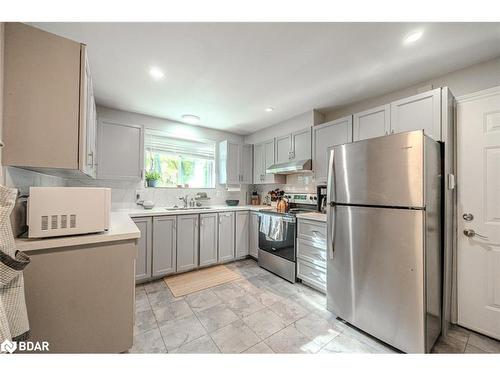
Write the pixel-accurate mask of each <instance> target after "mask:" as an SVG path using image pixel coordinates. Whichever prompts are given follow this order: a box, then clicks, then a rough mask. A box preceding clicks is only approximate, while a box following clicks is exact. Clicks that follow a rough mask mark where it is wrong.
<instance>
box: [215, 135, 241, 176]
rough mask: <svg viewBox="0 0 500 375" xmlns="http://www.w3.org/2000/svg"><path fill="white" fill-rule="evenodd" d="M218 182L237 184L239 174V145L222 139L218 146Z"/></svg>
mask: <svg viewBox="0 0 500 375" xmlns="http://www.w3.org/2000/svg"><path fill="white" fill-rule="evenodd" d="M219 160H220V171H219V173H220V176H221V178H220V182H221V183H223V184H232V185H234V184H239V183H240V181H241V175H240V145H239V144H238V143H234V142H230V141H224V142H221V143H220V147H219Z"/></svg>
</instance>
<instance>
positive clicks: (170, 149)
mask: <svg viewBox="0 0 500 375" xmlns="http://www.w3.org/2000/svg"><path fill="white" fill-rule="evenodd" d="M144 138H145V139H144V143H145V144H144V146H145V149H146V150H148V151H153V152H162V153H167V154H173V155H183V156H190V157H193V158H199V159H210V160H215V142H210V141H194V140H188V139H182V138H175V137H172V136H171V135H167V134H165V133H162V132H160V131H155V130H151V129H146V131H145V137H144Z"/></svg>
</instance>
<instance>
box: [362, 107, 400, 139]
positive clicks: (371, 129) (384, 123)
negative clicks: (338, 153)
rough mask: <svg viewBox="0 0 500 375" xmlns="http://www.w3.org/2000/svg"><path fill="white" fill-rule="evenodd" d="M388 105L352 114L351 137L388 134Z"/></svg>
mask: <svg viewBox="0 0 500 375" xmlns="http://www.w3.org/2000/svg"><path fill="white" fill-rule="evenodd" d="M390 107H391V106H390V105H389V104H387V105H383V106H380V107H377V108H372V109H369V110H367V111H363V112H359V113H355V114H354V115H353V139H354V141H360V140H362V139H368V138H375V137H381V136H383V135H387V134H389V130H390V125H391V119H390V117H391V114H390V112H391V111H390Z"/></svg>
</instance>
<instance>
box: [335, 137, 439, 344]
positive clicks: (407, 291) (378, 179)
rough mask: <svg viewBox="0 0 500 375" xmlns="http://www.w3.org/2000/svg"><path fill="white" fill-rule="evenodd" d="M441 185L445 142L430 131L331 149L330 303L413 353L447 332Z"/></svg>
mask: <svg viewBox="0 0 500 375" xmlns="http://www.w3.org/2000/svg"><path fill="white" fill-rule="evenodd" d="M441 185H442V176H441V151H440V144H439V143H437V142H435V141H433V140H432V139H430V138H429V137H427V136H425V135H424V133H423V131H412V132H407V133H401V134H394V135H389V136H385V137H379V138H373V139H369V140H363V141H358V142H353V143H349V144H345V145H340V146H336V147H334V148H333V150H332V151H331V152H330V159H329V171H328V187H327V194H328V202H329V204H328V209H327V215H328V223H327V224H328V234H327V236H328V252H329V256H328V267H327V306H328V309H329V310H330V311H332V312H333V313H334V314H336V315H337V316H338V317H340V318H342V319H344V320H346V321H347V322H349V323H351V324H352V325H354V326H356V327H358V328H359V329H361V330H363V331H365V332H367V333H369V334H370V335H373V336H375V337H377V338H378V339H380V340H382V341H384V342H386V343H387V344H389V345H391V346H393V347H395V348H397V349H399V350H401V351H404V352H408V353H424V352H429V351H430V349H431V348H432V346H433V344H434V342H435V341H436V339H437V337H438V336H439V334H440V332H441V258H442V255H441V248H442V244H441Z"/></svg>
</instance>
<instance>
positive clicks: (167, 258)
mask: <svg viewBox="0 0 500 375" xmlns="http://www.w3.org/2000/svg"><path fill="white" fill-rule="evenodd" d="M176 227H177V217H176V216H156V217H154V218H153V259H152V276H153V277H158V276H165V275H169V274H171V273H175V272H176V258H177V251H176V249H177V244H176V242H177V241H176V240H177V228H176Z"/></svg>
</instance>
